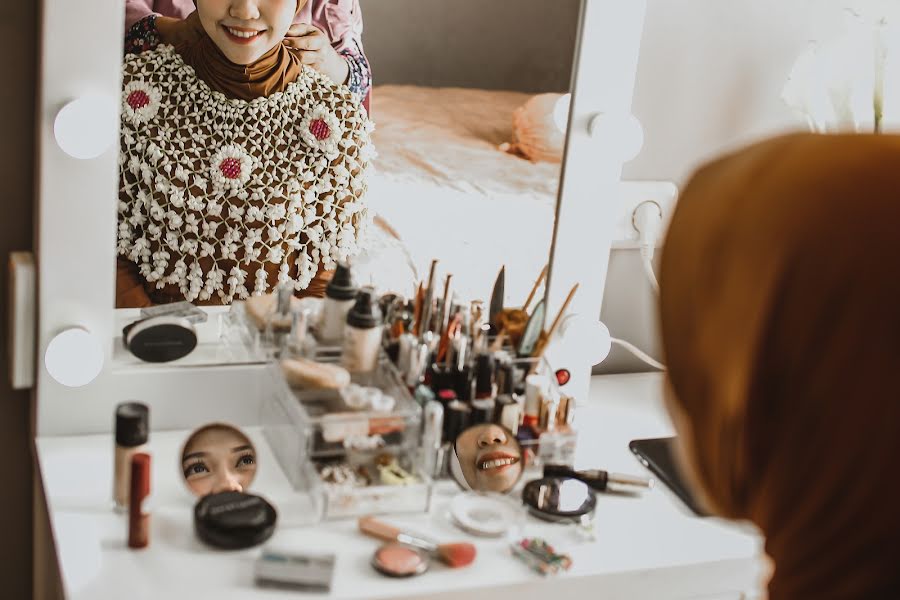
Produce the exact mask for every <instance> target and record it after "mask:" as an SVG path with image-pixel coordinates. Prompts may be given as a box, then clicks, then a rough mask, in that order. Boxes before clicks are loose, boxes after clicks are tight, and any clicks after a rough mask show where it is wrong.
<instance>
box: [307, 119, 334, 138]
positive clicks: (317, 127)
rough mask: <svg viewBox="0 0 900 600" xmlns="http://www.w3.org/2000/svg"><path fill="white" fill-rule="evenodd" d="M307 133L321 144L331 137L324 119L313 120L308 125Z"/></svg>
mask: <svg viewBox="0 0 900 600" xmlns="http://www.w3.org/2000/svg"><path fill="white" fill-rule="evenodd" d="M309 132H310V133H311V134H313V135H314V136H316V139H317V140H319V141H320V142H321V141H322V140H324V139H327V138H328V136H329V135H331V127H329V126H328V123H326V122H325V120H324V119H314V120H313V121H312V122H310V124H309Z"/></svg>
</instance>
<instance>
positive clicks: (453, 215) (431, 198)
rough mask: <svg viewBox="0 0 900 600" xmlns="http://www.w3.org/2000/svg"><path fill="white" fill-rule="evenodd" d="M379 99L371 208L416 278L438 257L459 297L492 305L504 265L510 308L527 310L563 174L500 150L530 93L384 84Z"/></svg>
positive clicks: (546, 250) (544, 258)
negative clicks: (524, 303) (408, 259)
mask: <svg viewBox="0 0 900 600" xmlns="http://www.w3.org/2000/svg"><path fill="white" fill-rule="evenodd" d="M372 97H373V100H372V114H373V120H374V121H375V132H374V134H373V141H374V144H375V147H376V150H377V152H378V156H377V158H376V159H375V161H374V165H375V173H374V174H373V176H372V177H371V178H370V181H369V193H368V200H369V204H370V207H371V209H372V210H374V211H375V213H377V214H379V215H381V216H382V217H383V218H384V219H385V220H386V221H387V222H388V223H389V224H390V225H391V227H393V228H394V229H395V230H396V231H397V233H398V234H399V236H400V238H401V239H402V241H403V244H404V245H405V247H406V249H407V251H408V252H409V255H410V256H411V259H412V262H413V263H414V265H415V267H416V270H417V272H418V275H419V277H427V274H428V267H429V265H430V263H431V260H432V258H436V259H438V260H439V261H440V271H441V274H442V277H441V280H443V274H446V273H452V274H453V276H454V280H453V281H454V289H455V290H456V291H457V293H458V294H459V296H460V299H464V300H471V299H475V298H481V299H484V300H486V301H487V300H489V298H490V294H491V289H492V286H493V282H494V278H495V277H496V274H497V271H498V270H499V268H500V266H501V265H506V272H507V274H506V296H507V302H508V303H509V304H521V302H522V301H523V300H524V299H525V297H526V296H527V294H528V291H529V289H530V288H531V285H532V283H533V281H534V279H535V278H536V277H537V276H538V274H539V273H540V271H541V269H542V267H543V266H544V264H545V263H546V262H547V257H548V253H549V248H550V240H551V237H552V233H553V220H554V214H555V206H556V193H557V186H558V182H559V170H560V165H559V164H553V163H532V162H530V161H528V160H525V159H523V158H521V157H519V156H515V155H512V154H508V153H506V152H504V151H502V150H500V149H499V148H498V146H500V145H501V144H503V143H504V142H509V141H511V140H512V114H513V111H514V110H515V109H516V108H518V107H519V106H521V105H522V104H524V103H525V102H526V101H527V100H528V98H529V97H530V94H526V93H520V92H506V91H487V90H477V89H462V88H428V87H418V86H405V85H383V86H377V87H376V88H375V89H374V91H373V95H372ZM409 291H411V290H409Z"/></svg>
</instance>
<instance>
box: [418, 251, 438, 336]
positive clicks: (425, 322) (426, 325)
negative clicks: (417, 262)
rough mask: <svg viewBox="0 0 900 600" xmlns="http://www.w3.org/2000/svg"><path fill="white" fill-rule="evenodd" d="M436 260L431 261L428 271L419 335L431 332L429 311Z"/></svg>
mask: <svg viewBox="0 0 900 600" xmlns="http://www.w3.org/2000/svg"><path fill="white" fill-rule="evenodd" d="M437 264H438V261H437V260H433V261H431V269H429V270H428V287H427V288H425V300H424V301H423V302H422V323H421V326H420V328H419V329H420V333H425V332H426V331H431V316H432V315H431V311H432V310H433V306H432V305H433V304H434V275H435V271H436V270H437Z"/></svg>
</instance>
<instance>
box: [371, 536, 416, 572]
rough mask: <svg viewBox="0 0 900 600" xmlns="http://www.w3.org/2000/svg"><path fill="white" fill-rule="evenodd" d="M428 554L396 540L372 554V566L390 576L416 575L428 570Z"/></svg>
mask: <svg viewBox="0 0 900 600" xmlns="http://www.w3.org/2000/svg"><path fill="white" fill-rule="evenodd" d="M429 563H430V560H429V558H428V555H427V554H425V553H424V552H420V551H419V550H416V549H415V548H410V547H409V546H404V545H403V544H398V543H396V542H391V543H389V544H385V545H384V546H382V547H380V548H379V549H378V550H376V551H375V554H374V555H373V556H372V566H373V567H374V568H375V570H376V571H378V572H379V573H381V574H382V575H386V576H388V577H415V576H416V575H421V574H422V573H424V572H425V571H427V570H428V566H429Z"/></svg>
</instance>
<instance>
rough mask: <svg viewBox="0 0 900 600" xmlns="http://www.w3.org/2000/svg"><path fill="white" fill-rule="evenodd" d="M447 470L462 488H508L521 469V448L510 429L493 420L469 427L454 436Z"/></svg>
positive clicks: (492, 489)
mask: <svg viewBox="0 0 900 600" xmlns="http://www.w3.org/2000/svg"><path fill="white" fill-rule="evenodd" d="M450 461H451V465H450V471H451V473H452V474H453V478H454V479H455V480H456V482H457V483H458V484H459V485H460V486H461V487H462V488H463V489H471V490H475V491H476V492H496V493H500V494H505V493H507V492H509V491H511V490H512V489H513V488H514V487H515V486H516V484H517V483H518V482H519V479H521V477H522V472H523V471H524V469H525V461H524V456H523V455H522V447H521V446H520V445H519V442H518V440H516V436H514V435H513V434H512V432H511V431H510V430H509V429H507V428H505V427H502V426H500V425H496V424H494V423H482V424H480V425H475V426H473V427H469V428H468V429H466V430H465V431H463V432H462V433H461V434H459V436H458V437H457V438H456V444H455V452H453V453H452V454H451V456H450Z"/></svg>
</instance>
